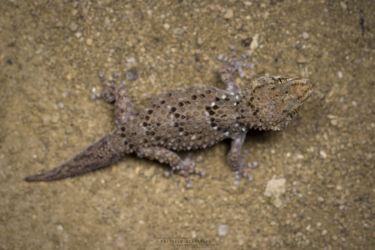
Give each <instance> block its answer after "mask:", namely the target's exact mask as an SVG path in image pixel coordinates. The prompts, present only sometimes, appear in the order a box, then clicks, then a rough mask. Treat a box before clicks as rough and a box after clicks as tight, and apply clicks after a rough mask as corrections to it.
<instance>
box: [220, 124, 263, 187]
mask: <svg viewBox="0 0 375 250" xmlns="http://www.w3.org/2000/svg"><path fill="white" fill-rule="evenodd" d="M246 133H247V131H244V132H241V133H239V134H237V135H236V136H234V137H233V138H232V142H231V146H230V150H229V153H228V155H227V161H228V164H229V165H230V166H231V167H232V169H233V170H234V171H235V172H236V182H239V180H240V178H241V177H246V178H248V179H249V180H251V179H252V177H251V175H249V173H248V171H247V170H248V168H253V167H256V165H257V164H256V163H251V164H248V163H247V162H246V161H245V159H244V158H243V155H242V153H241V151H242V146H243V144H244V142H245V138H246Z"/></svg>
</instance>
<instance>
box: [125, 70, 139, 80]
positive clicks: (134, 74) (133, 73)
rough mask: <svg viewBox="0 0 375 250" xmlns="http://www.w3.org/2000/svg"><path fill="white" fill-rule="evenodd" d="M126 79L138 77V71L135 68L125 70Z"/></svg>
mask: <svg viewBox="0 0 375 250" xmlns="http://www.w3.org/2000/svg"><path fill="white" fill-rule="evenodd" d="M126 79H127V80H128V81H135V80H137V79H138V71H137V69H136V68H131V69H129V70H127V71H126Z"/></svg>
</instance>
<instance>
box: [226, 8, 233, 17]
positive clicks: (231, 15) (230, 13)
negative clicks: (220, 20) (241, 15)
mask: <svg viewBox="0 0 375 250" xmlns="http://www.w3.org/2000/svg"><path fill="white" fill-rule="evenodd" d="M233 16H234V12H233V10H232V9H228V10H227V11H226V12H225V14H224V18H225V19H231V18H232V17H233Z"/></svg>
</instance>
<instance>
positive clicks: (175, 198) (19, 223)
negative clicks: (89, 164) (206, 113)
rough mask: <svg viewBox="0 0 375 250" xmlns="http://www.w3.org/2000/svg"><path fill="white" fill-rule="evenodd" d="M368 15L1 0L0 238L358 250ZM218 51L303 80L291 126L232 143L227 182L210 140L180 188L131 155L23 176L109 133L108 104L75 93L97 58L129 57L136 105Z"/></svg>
mask: <svg viewBox="0 0 375 250" xmlns="http://www.w3.org/2000/svg"><path fill="white" fill-rule="evenodd" d="M32 2H34V3H32ZM373 13H375V5H374V3H372V1H370V0H369V1H325V0H319V1H294V0H285V1H278V0H270V1H264V2H262V1H250V0H248V1H235V0H229V1H224V0H223V1H187V0H179V1H177V0H175V1H165V0H162V1H146V0H142V1H114V0H98V1H62V0H60V1H49V0H39V1H21V0H3V1H2V3H1V4H0V105H1V108H0V119H1V123H0V197H1V202H0V249H193V248H195V249H197V248H199V249H302V248H303V249H371V246H372V247H373V246H374V245H375V233H374V227H375V219H374V212H375V211H374V207H375V206H374V205H375V204H374V192H375V188H374V177H375V176H374V163H375V159H374V157H375V155H374V148H375V143H374V142H375V133H374V130H375V119H374V118H375V114H374V107H375V101H374V97H375V91H374V88H375V82H374V69H375V58H374V56H375V54H374V52H375V37H374V27H375V17H374V14H373ZM233 50H234V51H236V53H237V54H247V55H251V62H253V63H255V64H256V74H257V75H264V74H271V75H287V76H303V77H307V78H309V79H310V80H311V81H312V82H313V83H314V84H315V92H314V95H313V96H312V97H311V98H310V99H309V101H308V102H307V103H305V105H304V106H303V108H302V110H301V111H300V116H299V118H298V119H297V120H296V121H295V122H294V123H293V124H292V125H291V126H289V127H288V128H287V129H285V130H284V131H282V132H271V133H259V132H258V133H256V132H251V133H250V134H249V137H248V140H247V141H246V144H245V152H246V157H247V159H248V160H249V161H253V160H257V161H259V162H260V167H259V168H258V169H257V170H254V172H253V176H254V180H253V181H252V182H251V183H249V182H245V181H243V182H241V184H240V186H238V187H237V186H235V185H234V177H233V173H232V172H231V171H230V169H229V167H228V166H227V165H226V163H225V154H226V151H227V150H228V144H226V143H221V144H219V145H217V146H215V147H213V148H211V149H209V150H206V151H202V152H195V153H193V158H194V159H195V160H196V161H197V165H198V167H199V168H201V169H205V170H206V172H207V176H205V177H203V178H199V177H194V178H193V188H192V189H189V190H187V189H185V187H184V180H183V178H181V177H180V176H172V177H171V178H166V177H164V176H163V171H164V170H163V168H162V167H161V165H159V164H157V163H153V162H149V161H144V160H138V159H135V158H134V157H129V158H127V159H124V160H123V161H121V162H120V163H118V164H116V165H114V166H113V167H111V168H107V169H105V170H103V171H98V172H96V173H91V174H88V175H85V176H82V177H79V178H73V179H68V180H63V181H58V182H53V183H34V184H30V183H26V182H24V181H23V178H24V177H25V176H27V175H30V174H35V173H37V172H39V171H41V170H43V169H50V168H52V167H54V166H56V165H57V164H58V163H60V162H62V161H63V160H65V159H67V158H69V157H70V156H72V155H74V154H75V153H77V152H79V151H80V150H81V149H82V148H84V147H85V146H86V145H88V144H90V143H92V142H94V141H95V140H96V139H98V138H100V137H101V136H102V135H104V134H106V133H108V132H109V131H111V129H112V128H113V120H112V118H113V113H112V107H111V106H110V105H108V104H105V103H104V102H101V101H92V100H91V99H90V96H91V95H92V94H94V93H95V92H96V93H97V92H98V91H99V90H100V88H101V86H100V82H99V79H98V77H97V75H98V72H99V71H100V70H104V71H106V72H108V73H110V72H112V71H126V70H129V69H133V70H136V71H137V72H138V74H139V79H138V80H136V81H133V82H130V83H129V91H130V94H131V96H132V97H133V98H134V99H135V100H136V102H138V103H140V102H142V99H144V98H145V97H149V96H152V95H154V94H156V93H161V92H163V91H165V90H171V89H176V88H179V87H184V86H190V85H193V84H207V85H215V86H220V85H221V83H220V82H219V80H218V78H217V75H216V73H215V72H216V70H217V69H218V67H219V65H220V64H219V62H218V61H217V60H216V57H217V56H218V55H220V54H224V55H230V54H231V53H232V51H233ZM242 84H246V80H244V81H242ZM270 184H278V185H276V189H271V190H269V189H267V187H268V188H269V187H270ZM266 189H267V192H266ZM266 194H267V195H266Z"/></svg>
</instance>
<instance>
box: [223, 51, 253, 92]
mask: <svg viewBox="0 0 375 250" xmlns="http://www.w3.org/2000/svg"><path fill="white" fill-rule="evenodd" d="M245 59H246V58H244V57H231V58H227V57H225V56H223V55H221V56H219V57H218V60H219V61H221V62H222V63H223V66H222V67H221V69H220V70H219V75H220V78H221V81H222V82H223V83H224V84H225V87H226V90H227V91H229V92H231V93H234V94H239V93H241V88H240V85H239V84H238V83H237V81H236V75H237V74H238V75H239V77H240V78H242V77H244V75H245V73H244V71H243V69H244V68H251V69H253V68H254V67H255V66H254V64H252V63H245V62H244V61H245Z"/></svg>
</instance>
